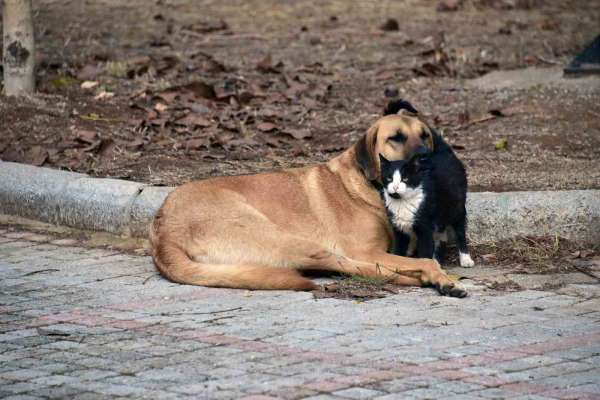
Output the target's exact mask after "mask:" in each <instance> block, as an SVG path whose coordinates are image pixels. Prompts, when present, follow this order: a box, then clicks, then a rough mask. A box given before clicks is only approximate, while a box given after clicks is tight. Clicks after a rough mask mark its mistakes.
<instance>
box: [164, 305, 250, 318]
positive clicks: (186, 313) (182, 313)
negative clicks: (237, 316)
mask: <svg viewBox="0 0 600 400" xmlns="http://www.w3.org/2000/svg"><path fill="white" fill-rule="evenodd" d="M243 309H244V308H243V307H235V308H227V309H225V310H217V311H208V312H178V313H160V314H158V315H160V316H163V317H165V316H171V315H207V314H208V315H210V314H220V313H224V312H229V311H238V310H243Z"/></svg>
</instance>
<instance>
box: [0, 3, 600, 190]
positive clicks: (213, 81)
mask: <svg viewBox="0 0 600 400" xmlns="http://www.w3.org/2000/svg"><path fill="white" fill-rule="evenodd" d="M455 4H457V6H456V8H457V9H456V10H447V9H448V8H450V9H452V8H453V7H452V6H453V5H455ZM35 7H36V10H35V24H36V34H37V43H38V65H39V68H38V71H37V74H38V86H39V94H38V95H36V96H35V97H34V98H31V99H19V100H17V99H14V98H5V97H2V98H0V158H1V159H2V160H10V161H18V162H26V163H31V164H35V165H44V166H50V167H55V168H62V169H69V170H74V171H81V172H85V173H90V174H92V175H96V176H110V177H118V178H123V179H132V180H139V181H144V182H149V183H153V184H157V185H176V184H180V183H182V182H185V181H188V180H191V179H198V178H202V177H206V176H212V175H223V174H243V173H250V172H256V171H263V170H271V169H277V168H282V167H290V166H302V165H307V164H312V163H315V162H320V161H324V160H326V159H329V158H331V157H332V156H334V155H335V154H337V153H339V152H340V151H341V150H343V149H344V148H346V147H348V146H349V145H350V144H351V143H352V142H353V141H355V140H356V139H357V138H358V137H359V136H360V135H361V134H362V133H363V132H365V130H366V128H367V127H368V126H369V124H371V123H372V122H373V121H374V120H375V119H376V118H377V116H378V115H379V114H380V113H381V110H382V109H383V107H384V106H385V104H386V103H387V101H388V100H390V99H391V98H394V97H402V98H405V99H407V100H409V101H411V102H412V103H413V105H414V106H415V107H416V108H417V109H418V110H420V112H421V113H422V114H424V115H425V117H426V118H427V119H428V120H429V121H430V122H431V123H432V124H434V125H435V126H437V127H438V128H439V129H440V130H441V131H443V133H444V135H445V137H446V138H447V140H448V141H449V142H450V143H452V144H453V145H454V146H455V148H456V150H457V153H458V155H459V156H460V157H461V158H462V159H463V160H464V161H465V163H466V165H467V167H468V171H469V175H470V186H471V189H472V190H496V191H503V190H513V189H554V188H600V163H598V161H597V159H598V156H599V155H600V150H599V148H600V147H599V144H600V89H599V87H600V86H598V85H588V84H587V83H584V84H579V85H577V84H574V85H571V84H565V85H563V84H561V85H546V84H539V85H533V86H529V87H525V88H523V87H521V88H519V87H507V88H504V89H497V90H486V89H484V88H482V87H480V86H477V85H472V84H471V82H472V79H474V78H477V77H480V76H482V75H484V74H486V73H488V72H490V71H501V70H512V69H521V68H528V67H551V68H552V69H549V70H548V71H551V70H552V71H555V70H556V69H557V68H558V69H560V67H561V66H563V65H566V63H567V62H568V61H569V60H570V59H571V58H572V56H573V55H574V54H576V53H577V52H578V51H580V50H581V49H582V48H583V47H584V46H585V45H586V44H587V43H589V42H590V41H591V40H592V39H593V38H594V37H595V36H596V35H597V34H598V33H600V32H599V31H598V25H597V22H598V21H599V20H600V1H598V0H593V1H584V0H570V1H553V0H464V1H443V2H440V1H437V0H436V1H429V0H405V1H401V0H396V1H392V0H388V1H345V0H329V1H319V2H317V1H307V0H305V1H300V0H297V1H289V0H288V1H284V0H278V1H276V0H260V1H259V0H243V1H242V0H230V1H227V2H222V1H211V0H204V1H191V0H153V1H149V0H131V1H119V0H94V1H91V0H73V1H67V0H39V1H36V2H35ZM542 74H543V72H542ZM505 143H506V145H504V144H505ZM496 147H498V148H499V149H496Z"/></svg>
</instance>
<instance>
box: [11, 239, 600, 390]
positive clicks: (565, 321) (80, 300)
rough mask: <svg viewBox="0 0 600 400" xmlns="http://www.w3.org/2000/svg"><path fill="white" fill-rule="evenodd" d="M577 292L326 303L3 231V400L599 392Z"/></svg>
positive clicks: (582, 299) (591, 323)
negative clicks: (180, 277) (186, 277)
mask: <svg viewBox="0 0 600 400" xmlns="http://www.w3.org/2000/svg"><path fill="white" fill-rule="evenodd" d="M596 286H597V285H596ZM579 289H580V290H579V291H578V292H577V293H583V294H582V295H581V296H579V297H576V296H570V295H564V294H557V293H554V292H552V291H519V292H498V291H489V290H473V291H472V292H471V295H470V297H468V298H466V299H454V298H448V297H440V296H438V295H437V294H436V293H435V292H434V291H433V290H429V289H420V288H407V289H405V290H402V291H401V293H400V294H398V295H393V296H390V297H387V298H383V299H377V300H372V301H369V302H365V303H357V302H352V301H347V300H337V299H320V300H315V299H314V298H313V296H312V294H310V293H293V292H280V291H277V292H250V291H243V290H230V289H213V288H203V287H192V286H182V285H176V284H173V283H170V282H168V281H166V280H164V279H162V278H161V277H159V276H157V274H156V271H155V269H154V267H153V265H152V262H151V260H150V259H149V258H148V257H141V256H132V255H127V254H121V253H118V252H116V251H110V250H101V249H88V248H81V247H76V246H75V242H74V241H72V240H65V239H63V240H52V238H49V237H46V236H44V235H40V234H33V233H29V232H24V231H7V230H3V229H0V398H3V399H48V398H50V399H59V398H60V399H63V398H76V399H102V398H111V399H112V398H121V397H122V398H149V399H179V398H194V399H246V400H268V399H311V400H316V399H323V400H325V399H381V400H383V399H386V400H387V399H441V398H443V399H448V400H449V399H466V400H469V399H519V400H521V399H531V400H543V399H600V299H598V298H597V297H594V296H596V295H597V293H598V290H592V286H590V290H589V292H588V291H586V290H581V289H582V288H579ZM583 289H585V288H583Z"/></svg>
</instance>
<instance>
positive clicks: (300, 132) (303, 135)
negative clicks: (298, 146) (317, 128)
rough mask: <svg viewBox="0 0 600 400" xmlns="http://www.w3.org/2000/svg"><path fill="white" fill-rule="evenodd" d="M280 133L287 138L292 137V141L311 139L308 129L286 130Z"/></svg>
mask: <svg viewBox="0 0 600 400" xmlns="http://www.w3.org/2000/svg"><path fill="white" fill-rule="evenodd" d="M281 133H283V134H286V135H289V136H291V137H293V138H294V139H298V140H301V139H308V138H311V137H312V133H311V132H310V131H309V130H308V129H292V128H286V129H285V130H284V131H282V132H281Z"/></svg>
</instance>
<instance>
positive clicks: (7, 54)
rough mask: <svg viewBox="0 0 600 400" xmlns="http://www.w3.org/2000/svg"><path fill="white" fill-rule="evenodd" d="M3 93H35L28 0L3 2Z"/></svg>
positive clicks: (33, 56) (32, 43)
mask: <svg viewBox="0 0 600 400" xmlns="http://www.w3.org/2000/svg"><path fill="white" fill-rule="evenodd" d="M2 18H3V19H2V23H3V27H4V34H3V36H4V37H3V41H4V51H3V54H2V56H3V59H4V63H3V64H4V93H5V94H6V95H7V96H18V95H23V94H29V93H33V92H34V91H35V74H34V68H35V46H34V40H33V18H32V15H31V0H4V7H3V9H2Z"/></svg>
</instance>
